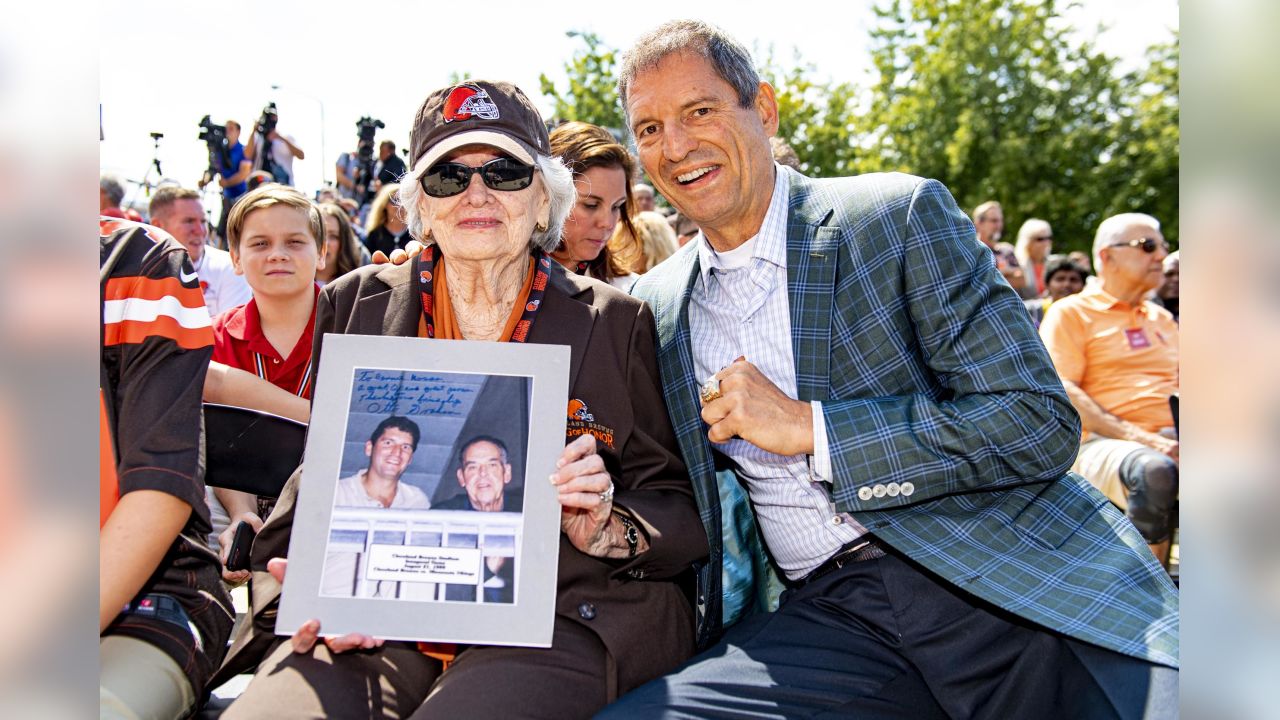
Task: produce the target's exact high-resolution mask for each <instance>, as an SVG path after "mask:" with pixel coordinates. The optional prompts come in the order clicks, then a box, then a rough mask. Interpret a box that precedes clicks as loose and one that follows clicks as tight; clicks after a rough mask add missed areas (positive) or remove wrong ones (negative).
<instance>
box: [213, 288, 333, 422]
mask: <svg viewBox="0 0 1280 720" xmlns="http://www.w3.org/2000/svg"><path fill="white" fill-rule="evenodd" d="M315 292H316V295H317V296H319V294H320V288H319V287H318V286H317V287H316V289H315ZM315 326H316V305H315V302H314V301H313V302H312V305H311V321H310V322H308V323H307V327H306V329H305V330H303V331H302V336H301V337H299V338H298V344H297V345H294V346H293V350H292V351H291V352H290V353H289V357H280V353H278V352H276V349H275V348H274V347H272V345H271V343H270V342H268V341H267V336H266V335H263V334H262V319H261V317H259V315H258V303H257V301H256V300H250V301H249V302H247V303H245V304H244V305H241V306H239V307H234V308H231V309H230V310H228V311H226V312H224V313H222V314H221V315H219V316H218V317H217V318H215V319H214V321H213V360H214V362H220V363H223V364H224V365H229V366H231V367H233V368H238V369H240V370H244V371H245V372H250V373H253V374H254V375H257V376H258V377H260V378H262V379H264V380H266V381H267V382H269V383H271V384H273V385H275V386H276V387H279V388H283V389H284V390H286V391H288V392H291V393H293V394H295V395H301V396H302V397H304V398H310V397H311V390H312V386H313V385H314V384H315V383H314V381H313V380H312V378H311V340H312V337H313V336H314V334H315Z"/></svg>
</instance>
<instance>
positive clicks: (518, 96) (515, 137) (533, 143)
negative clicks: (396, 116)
mask: <svg viewBox="0 0 1280 720" xmlns="http://www.w3.org/2000/svg"><path fill="white" fill-rule="evenodd" d="M464 145H488V146H490V147H494V148H497V149H498V150H501V151H502V152H504V153H506V154H507V155H509V156H511V157H512V158H515V159H516V160H519V161H520V162H523V163H527V164H530V165H532V164H533V163H534V159H535V158H536V157H538V156H543V157H549V156H550V155H551V141H550V140H549V139H548V137H547V126H546V124H544V123H543V122H542V115H541V114H540V113H539V112H538V109H537V108H535V107H534V106H533V103H532V102H530V101H529V98H528V97H526V96H525V94H524V93H523V92H521V91H520V88H518V87H516V86H515V85H512V84H511V83H508V82H500V81H489V80H468V81H466V82H464V83H460V84H457V85H450V86H448V87H444V88H440V89H439V90H436V91H435V92H433V93H431V94H430V95H428V96H427V99H426V100H424V101H423V102H422V106H421V107H420V108H418V114H417V116H416V118H415V119H414V123H413V131H412V133H410V138H409V158H410V161H411V163H412V168H413V174H414V175H415V176H420V175H421V174H422V173H423V172H425V171H426V170H427V169H428V168H430V167H431V166H432V165H434V164H436V163H437V162H439V161H440V159H441V158H442V157H444V156H445V155H446V154H448V153H449V152H450V151H452V150H454V149H456V148H459V147H462V146H464Z"/></svg>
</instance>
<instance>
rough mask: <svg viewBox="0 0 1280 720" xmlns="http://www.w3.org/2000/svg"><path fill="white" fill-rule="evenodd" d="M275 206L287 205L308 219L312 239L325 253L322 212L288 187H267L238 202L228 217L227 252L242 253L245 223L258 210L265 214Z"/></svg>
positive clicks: (249, 193)
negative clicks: (264, 211)
mask: <svg viewBox="0 0 1280 720" xmlns="http://www.w3.org/2000/svg"><path fill="white" fill-rule="evenodd" d="M272 205H285V206H287V207H291V208H293V209H295V210H299V211H301V212H302V213H303V214H304V215H306V216H307V224H308V225H309V226H310V228H311V237H312V239H314V240H315V241H316V249H317V250H319V251H320V252H322V253H323V252H324V218H322V217H320V210H319V209H318V208H317V207H316V206H315V205H314V204H313V203H312V202H311V201H310V200H308V199H307V196H306V195H303V194H302V193H300V192H298V191H297V190H294V189H293V188H291V187H289V186H288V185H280V184H278V183H267V184H266V185H259V186H258V187H256V188H254V189H253V190H250V191H249V192H247V193H245V194H244V195H242V196H240V199H239V200H236V204H235V205H233V206H232V207H231V213H230V214H229V215H228V216H227V248H228V249H230V250H231V251H232V252H234V253H236V254H237V255H238V254H239V253H240V233H241V232H243V231H244V223H245V220H246V219H248V217H249V214H250V213H252V212H254V211H255V210H265V209H266V208H269V207H271V206H272Z"/></svg>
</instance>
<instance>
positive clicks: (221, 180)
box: [199, 115, 253, 242]
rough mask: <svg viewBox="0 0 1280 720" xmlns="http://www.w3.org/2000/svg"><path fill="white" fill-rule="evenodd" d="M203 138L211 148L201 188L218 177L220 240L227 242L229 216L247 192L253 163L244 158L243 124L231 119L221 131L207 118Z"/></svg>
mask: <svg viewBox="0 0 1280 720" xmlns="http://www.w3.org/2000/svg"><path fill="white" fill-rule="evenodd" d="M200 127H201V128H202V131H201V138H202V139H204V140H205V142H206V143H207V144H208V145H209V170H208V171H207V172H206V173H205V176H204V177H203V178H201V179H200V183H199V186H200V189H201V190H203V189H204V186H205V185H207V184H209V183H210V182H211V181H212V180H213V178H215V177H216V178H218V185H220V186H221V187H222V214H221V215H220V216H219V218H218V237H219V238H220V239H221V240H222V241H223V242H225V241H226V237H227V215H228V214H229V213H230V212H231V206H232V205H234V204H235V201H236V198H238V197H240V196H241V195H243V194H245V192H247V191H248V189H249V188H248V185H246V184H245V180H246V179H247V178H248V177H249V173H251V172H253V164H252V163H251V162H249V159H248V158H247V157H246V156H245V148H244V145H241V144H240V123H238V122H236V121H235V120H228V121H227V124H226V127H225V128H222V127H219V126H217V125H213V124H212V123H210V122H209V116H208V115H206V116H205V117H204V120H202V121H201V123H200Z"/></svg>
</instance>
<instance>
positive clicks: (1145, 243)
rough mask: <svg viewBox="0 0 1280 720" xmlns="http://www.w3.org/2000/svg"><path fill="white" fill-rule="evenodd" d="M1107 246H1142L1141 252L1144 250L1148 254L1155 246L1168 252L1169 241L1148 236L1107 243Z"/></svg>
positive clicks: (1153, 250) (1154, 249)
mask: <svg viewBox="0 0 1280 720" xmlns="http://www.w3.org/2000/svg"><path fill="white" fill-rule="evenodd" d="M1107 247H1133V248H1142V252H1144V253H1146V254H1148V255H1150V254H1151V253H1153V252H1155V251H1156V248H1160V249H1161V250H1164V251H1165V252H1168V251H1169V243H1167V242H1165V241H1164V240H1157V239H1155V238H1149V237H1144V238H1138V239H1137V240H1130V241H1129V242H1122V243H1112V244H1111V245H1108V246H1107Z"/></svg>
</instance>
